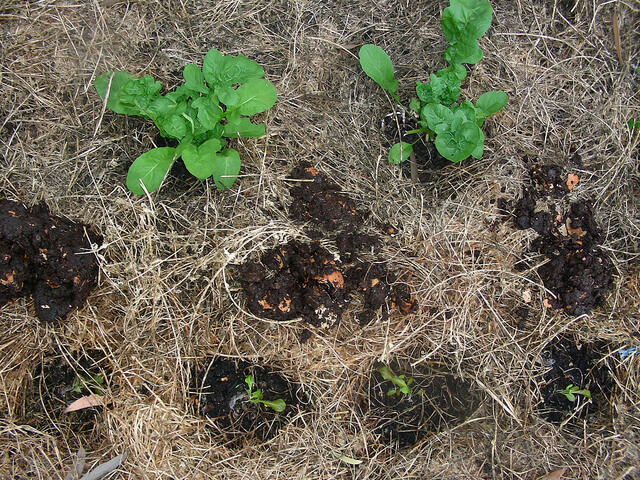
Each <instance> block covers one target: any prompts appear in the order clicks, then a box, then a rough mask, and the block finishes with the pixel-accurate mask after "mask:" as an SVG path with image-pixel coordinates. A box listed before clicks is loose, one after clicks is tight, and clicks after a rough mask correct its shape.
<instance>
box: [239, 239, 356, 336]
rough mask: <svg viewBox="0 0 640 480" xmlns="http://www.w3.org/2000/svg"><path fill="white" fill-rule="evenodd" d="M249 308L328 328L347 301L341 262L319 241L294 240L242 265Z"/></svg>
mask: <svg viewBox="0 0 640 480" xmlns="http://www.w3.org/2000/svg"><path fill="white" fill-rule="evenodd" d="M239 268H240V272H241V273H242V276H243V278H242V284H243V288H244V291H245V293H246V296H247V302H248V306H249V310H251V312H252V313H254V314H255V315H259V316H262V317H266V318H270V319H272V320H279V321H282V320H291V319H294V318H298V317H302V318H304V319H305V320H307V321H308V322H309V323H311V324H313V325H316V326H319V327H322V328H328V327H332V326H333V325H335V324H336V322H337V321H338V320H339V319H340V316H341V314H342V311H343V309H344V307H345V305H346V304H347V301H348V300H347V290H346V289H345V281H344V276H343V274H342V271H341V263H340V262H338V261H336V260H335V259H334V257H333V255H332V254H331V253H330V252H329V251H328V250H326V249H325V248H323V247H321V246H320V245H319V244H318V243H315V242H313V243H311V244H305V243H300V242H297V241H295V240H294V241H291V242H289V243H287V244H286V245H281V246H279V247H276V248H274V249H271V250H268V251H266V252H264V254H263V255H262V259H261V262H260V263H259V262H257V261H249V262H247V263H245V264H243V265H241V266H240V267H239Z"/></svg>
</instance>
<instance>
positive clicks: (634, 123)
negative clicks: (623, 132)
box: [627, 118, 640, 132]
mask: <svg viewBox="0 0 640 480" xmlns="http://www.w3.org/2000/svg"><path fill="white" fill-rule="evenodd" d="M627 127H629V131H631V132H633V131H634V130H639V131H640V120H635V119H633V118H632V119H630V120H629V121H628V122H627Z"/></svg>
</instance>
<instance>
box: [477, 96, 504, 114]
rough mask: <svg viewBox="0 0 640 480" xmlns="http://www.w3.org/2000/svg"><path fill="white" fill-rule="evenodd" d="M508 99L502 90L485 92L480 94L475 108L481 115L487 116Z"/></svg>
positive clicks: (500, 108)
mask: <svg viewBox="0 0 640 480" xmlns="http://www.w3.org/2000/svg"><path fill="white" fill-rule="evenodd" d="M508 101H509V97H507V94H506V93H504V92H503V91H502V90H497V91H495V92H486V93H483V94H482V95H480V97H479V98H478V101H477V102H476V108H477V109H478V111H479V113H480V115H481V116H483V117H488V116H489V115H493V114H494V113H497V112H499V111H500V110H502V109H503V108H504V106H505V105H506V104H507V102H508Z"/></svg>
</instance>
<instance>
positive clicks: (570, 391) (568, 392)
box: [558, 383, 591, 402]
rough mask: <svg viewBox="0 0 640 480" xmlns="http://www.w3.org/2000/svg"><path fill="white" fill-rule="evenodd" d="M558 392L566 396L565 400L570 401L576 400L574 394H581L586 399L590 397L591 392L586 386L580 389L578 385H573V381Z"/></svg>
mask: <svg viewBox="0 0 640 480" xmlns="http://www.w3.org/2000/svg"><path fill="white" fill-rule="evenodd" d="M558 393H559V394H561V395H564V396H565V397H567V400H569V401H570V402H575V401H576V395H582V396H583V397H584V398H587V399H588V398H591V392H590V391H589V390H588V389H586V388H583V389H581V388H580V387H578V386H576V385H574V384H573V383H570V384H569V385H567V386H566V387H565V389H564V390H558Z"/></svg>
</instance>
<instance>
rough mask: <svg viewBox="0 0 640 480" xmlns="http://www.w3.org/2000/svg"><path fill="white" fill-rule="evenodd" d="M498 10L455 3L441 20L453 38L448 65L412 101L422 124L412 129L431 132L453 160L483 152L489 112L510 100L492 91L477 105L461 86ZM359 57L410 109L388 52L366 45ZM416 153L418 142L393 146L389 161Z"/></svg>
mask: <svg viewBox="0 0 640 480" xmlns="http://www.w3.org/2000/svg"><path fill="white" fill-rule="evenodd" d="M492 14H493V10H492V8H491V5H490V4H489V2H488V1H487V0H451V1H450V4H449V6H448V7H447V8H445V9H444V11H443V12H442V20H441V22H440V24H441V27H442V32H443V34H444V36H445V38H446V40H447V41H448V42H449V46H448V47H447V49H446V50H445V52H444V55H443V56H442V58H443V59H444V60H445V61H446V62H447V63H448V65H447V66H446V67H445V68H442V69H440V70H438V71H437V72H435V73H432V74H431V75H430V76H429V81H427V82H426V83H422V82H417V83H416V95H417V97H418V98H414V99H412V100H411V102H410V104H409V110H411V111H413V112H414V113H415V114H416V116H417V117H418V125H419V128H418V129H416V130H412V131H410V132H407V133H415V134H419V135H426V136H428V137H429V139H431V140H433V141H434V143H435V146H436V149H437V150H438V152H439V153H440V154H441V155H442V156H443V157H445V158H447V159H448V160H450V161H452V162H459V161H461V160H464V159H465V158H468V157H469V156H473V157H475V158H480V157H481V156H482V153H483V151H484V134H483V133H482V130H481V129H480V127H482V124H483V122H484V119H485V118H486V117H487V116H489V115H492V114H494V113H497V112H498V111H500V110H501V109H502V108H503V107H504V106H505V105H506V104H507V100H508V99H507V95H506V94H505V93H504V92H502V91H494V92H486V93H484V94H482V95H481V96H480V97H479V98H478V101H477V102H476V103H475V104H473V103H472V102H470V101H469V100H464V101H462V102H459V98H460V93H461V92H460V86H461V84H462V80H463V79H464V78H465V77H466V76H467V69H466V68H465V66H464V65H463V64H468V65H473V64H475V63H477V62H479V61H480V60H481V59H482V56H483V52H482V49H481V48H480V46H479V45H478V39H480V38H481V37H482V36H483V35H484V34H485V33H486V31H487V30H488V29H489V26H490V25H491V18H492ZM358 56H359V58H360V65H361V66H362V69H363V70H364V72H365V73H366V74H367V75H368V76H369V77H370V78H371V79H373V80H374V81H375V82H376V83H377V84H378V85H380V86H381V87H382V88H383V89H385V90H386V91H387V92H388V93H389V94H390V95H391V96H392V97H393V98H394V99H395V100H396V101H397V102H398V103H399V104H400V106H401V107H402V108H403V109H404V110H407V109H406V108H405V107H404V106H403V105H402V104H401V103H400V99H399V97H398V95H397V93H396V92H397V90H398V82H397V80H396V79H395V76H394V70H393V64H392V62H391V59H390V58H389V56H388V55H387V54H386V53H385V52H384V50H382V49H381V48H380V47H377V46H375V45H364V46H363V47H362V48H361V49H360V52H359V54H358ZM412 151H413V144H410V143H407V142H399V143H397V144H395V145H393V146H392V147H391V150H390V151H389V161H390V162H392V163H396V164H398V163H401V162H403V161H405V160H406V159H407V158H408V157H409V155H411V153H412Z"/></svg>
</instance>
